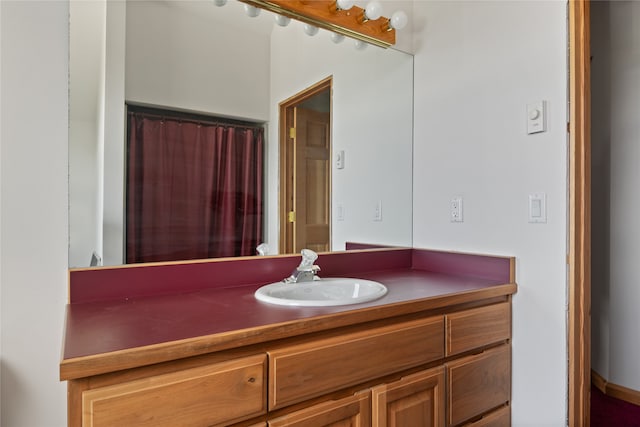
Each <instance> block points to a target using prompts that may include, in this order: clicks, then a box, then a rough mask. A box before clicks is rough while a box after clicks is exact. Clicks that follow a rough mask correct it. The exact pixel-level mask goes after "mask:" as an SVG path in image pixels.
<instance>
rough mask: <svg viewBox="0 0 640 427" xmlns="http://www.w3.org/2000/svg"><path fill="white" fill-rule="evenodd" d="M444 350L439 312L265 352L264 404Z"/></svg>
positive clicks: (284, 401)
mask: <svg viewBox="0 0 640 427" xmlns="http://www.w3.org/2000/svg"><path fill="white" fill-rule="evenodd" d="M443 355H444V319H443V317H442V316H438V317H432V318H428V319H419V320H414V321H410V322H404V323H399V324H396V325H392V326H386V327H381V328H376V329H372V330H369V331H363V332H356V333H351V334H345V335H341V336H338V337H331V338H325V339H319V340H317V341H313V342H308V343H304V344H300V345H294V346H288V347H282V348H280V349H275V350H273V351H270V352H269V380H270V381H269V408H270V409H274V408H280V407H283V406H285V405H288V404H292V403H296V402H301V401H303V400H306V399H309V398H311V397H316V396H320V395H322V394H324V393H328V392H331V391H335V390H338V389H341V388H344V387H348V386H351V385H355V384H358V383H360V382H364V381H367V380H371V379H375V378H377V377H381V376H383V375H387V374H391V373H394V372H398V371H401V370H403V369H407V368H410V367H414V366H418V365H420V364H423V363H427V362H430V361H433V360H437V359H440V358H442V357H443Z"/></svg>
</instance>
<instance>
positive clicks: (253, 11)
mask: <svg viewBox="0 0 640 427" xmlns="http://www.w3.org/2000/svg"><path fill="white" fill-rule="evenodd" d="M244 13H246V14H247V16H248V17H250V18H255V17H256V16H258V15H260V9H258V8H257V7H255V6H251V5H250V4H245V5H244Z"/></svg>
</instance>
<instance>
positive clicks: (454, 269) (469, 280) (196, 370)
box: [60, 248, 516, 427]
mask: <svg viewBox="0 0 640 427" xmlns="http://www.w3.org/2000/svg"><path fill="white" fill-rule="evenodd" d="M299 258H300V257H296V256H278V257H254V258H244V259H226V260H209V261H203V262H191V263H175V264H165V265H144V266H138V267H131V266H128V267H114V268H102V269H95V270H91V269H87V270H72V271H71V272H70V301H69V304H68V306H67V318H66V326H65V329H66V330H65V340H64V347H63V357H62V361H61V364H60V376H61V379H62V380H64V381H68V411H69V412H68V419H69V425H70V426H94V427H100V426H230V425H233V426H236V425H237V426H273V427H278V426H305V427H306V426H387V425H390V426H391V425H398V426H403V427H411V426H420V427H424V426H431V425H433V426H445V425H446V426H458V425H471V426H508V425H510V399H511V347H510V340H511V296H512V295H513V294H514V293H515V292H516V285H515V280H514V278H515V271H514V259H513V258H509V257H494V256H483V255H472V254H459V253H446V252H438V251H429V250H419V249H410V248H409V249H375V250H362V251H347V252H342V253H330V254H321V255H320V258H319V259H318V261H317V263H318V264H319V265H320V266H321V268H322V270H321V272H320V275H321V276H326V277H357V278H362V279H369V280H375V281H377V282H380V283H382V284H384V285H385V286H386V287H387V289H388V292H387V294H386V295H384V296H383V297H381V298H379V299H377V300H374V301H369V302H365V303H361V304H353V305H344V306H330V307H285V306H278V305H272V304H267V303H264V302H261V301H258V300H256V298H254V292H255V290H256V289H258V288H259V287H261V286H262V285H264V284H266V283H271V282H277V281H279V280H281V279H282V278H284V277H286V276H287V275H288V274H289V273H290V272H291V271H292V269H294V268H295V266H296V265H297V262H298V261H299Z"/></svg>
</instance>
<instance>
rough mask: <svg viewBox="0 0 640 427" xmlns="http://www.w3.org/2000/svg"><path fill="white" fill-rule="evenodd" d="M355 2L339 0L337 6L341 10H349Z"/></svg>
mask: <svg viewBox="0 0 640 427" xmlns="http://www.w3.org/2000/svg"><path fill="white" fill-rule="evenodd" d="M354 3H355V1H354V0H337V1H336V6H337V7H338V9H340V10H349V9H351V8H352V7H353V4H354Z"/></svg>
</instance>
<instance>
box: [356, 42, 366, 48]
mask: <svg viewBox="0 0 640 427" xmlns="http://www.w3.org/2000/svg"><path fill="white" fill-rule="evenodd" d="M355 45H356V49H357V50H365V49H366V48H367V43H365V42H363V41H362V40H356V43H355Z"/></svg>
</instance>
